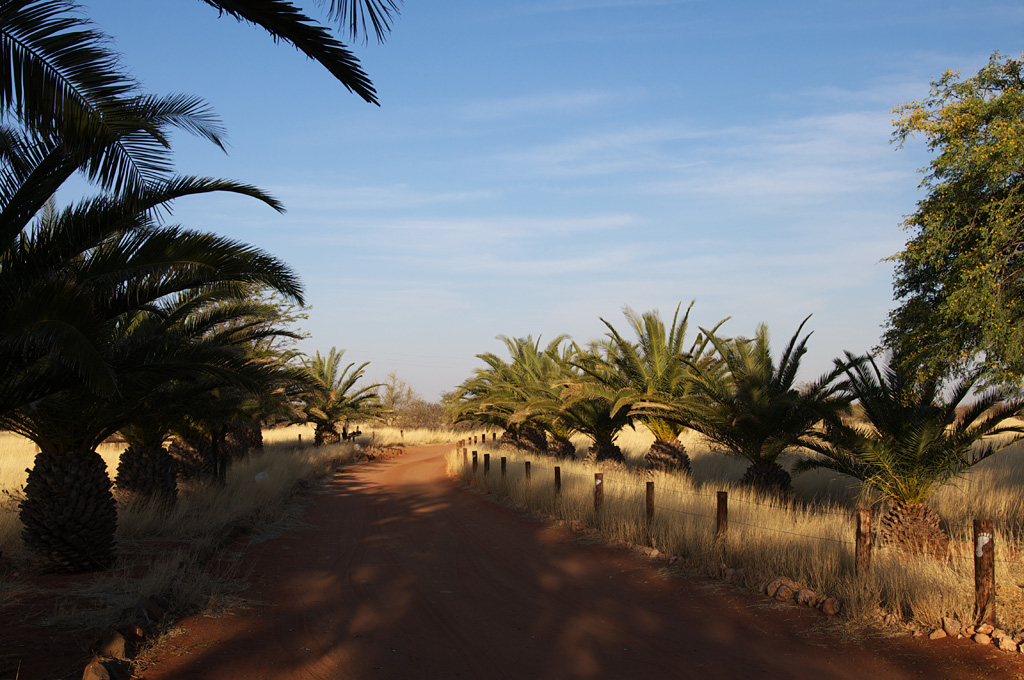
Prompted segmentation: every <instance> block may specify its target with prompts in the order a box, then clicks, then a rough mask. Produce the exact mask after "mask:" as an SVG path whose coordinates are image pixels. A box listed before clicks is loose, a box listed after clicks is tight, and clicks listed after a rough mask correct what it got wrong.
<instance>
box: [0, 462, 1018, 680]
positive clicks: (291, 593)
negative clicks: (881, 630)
mask: <svg viewBox="0 0 1024 680" xmlns="http://www.w3.org/2000/svg"><path fill="white" fill-rule="evenodd" d="M449 449H450V447H447V446H432V447H421V448H414V449H410V450H409V453H407V454H406V455H404V456H401V457H398V458H394V459H390V460H386V461H374V462H369V463H365V464H362V465H357V466H353V467H350V468H348V469H346V470H344V471H342V472H341V473H339V474H338V475H336V476H335V477H334V478H333V479H332V480H331V482H330V484H329V485H328V487H327V488H326V490H325V491H324V492H323V493H318V494H314V495H311V496H310V497H309V499H308V501H309V503H308V505H307V506H306V508H305V511H304V521H305V523H306V526H305V528H301V529H297V530H293V531H290V532H288V533H286V534H283V535H281V536H279V537H277V538H273V539H271V540H268V541H265V542H262V543H256V544H252V545H245V544H243V543H241V542H236V543H235V544H234V545H233V546H232V550H233V551H235V550H240V551H242V564H243V572H244V573H247V574H248V579H247V580H248V582H249V588H248V590H247V591H246V592H245V593H243V594H242V596H243V597H245V598H248V599H249V600H251V601H255V602H258V603H260V604H256V605H254V606H251V607H249V608H244V609H239V610H236V611H234V612H233V613H232V614H231V615H229V616H226V617H223V618H207V617H201V616H197V617H193V618H189V619H185V620H184V621H181V622H180V628H181V629H182V630H183V631H184V632H182V633H181V634H179V635H176V636H173V637H170V638H168V639H166V640H165V641H164V642H163V643H162V644H161V645H160V646H158V647H157V648H156V649H155V650H154V651H152V652H151V653H150V654H148V655H147V659H146V664H145V666H144V667H142V668H140V669H139V671H138V672H139V674H140V676H141V677H143V678H145V679H147V680H170V679H175V680H178V679H182V678H188V679H192V678H195V679H197V680H201V679H207V680H249V679H251V680H256V679H260V678H266V679H270V678H273V679H275V680H298V679H299V678H303V679H312V678H331V679H337V680H364V679H372V678H387V679H391V678H423V679H433V678H438V679H441V678H444V679H445V680H448V679H450V678H460V677H461V678H473V679H475V678H488V679H490V678H509V679H515V678H530V679H534V678H552V679H554V678H558V679H561V678H630V679H633V678H635V679H637V680H639V679H642V678H700V679H702V680H703V679H706V678H711V679H715V678H722V679H727V678H728V679H732V678H736V679H740V678H742V679H746V678H778V679H783V678H785V679H787V680H789V679H792V678H815V679H820V680H832V679H835V680H839V679H849V680H854V679H858V680H859V679H862V678H881V679H890V678H892V679H894V680H895V679H900V680H902V679H904V678H907V679H909V678H929V679H935V680H940V679H941V680H967V679H968V678H970V679H977V678H992V679H999V678H1007V679H1009V678H1024V663H1022V661H1021V658H1022V656H1024V655H1015V656H1010V655H1006V654H1003V653H1001V652H998V651H996V650H994V649H992V648H985V647H981V646H979V645H975V644H973V643H970V642H968V641H966V640H959V641H958V640H952V639H945V640H939V641H935V642H931V641H928V640H927V638H923V639H922V638H917V639H914V638H910V637H909V636H903V637H901V638H898V639H893V638H872V639H867V640H860V641H851V640H849V639H843V640H840V639H838V637H837V636H836V635H834V634H831V633H829V632H828V628H829V627H828V626H827V625H823V624H826V623H827V619H825V617H823V616H822V615H820V614H818V613H816V612H812V611H809V610H806V609H803V608H798V607H795V606H792V605H778V604H775V603H774V602H772V601H770V600H769V599H768V598H766V597H763V596H758V595H755V594H753V593H750V592H748V591H744V590H740V589H739V588H737V587H735V586H731V585H727V584H724V583H719V582H709V581H706V580H703V579H682V578H673V577H668V576H666V572H665V570H664V565H663V564H662V563H660V562H654V561H650V560H646V559H643V558H640V557H637V556H635V555H634V554H633V553H631V552H628V551H626V550H623V549H620V548H615V547H608V546H605V545H603V544H599V543H594V542H583V541H579V540H574V534H572V533H570V532H569V531H567V530H565V529H561V528H558V527H556V526H552V525H551V524H550V523H548V522H542V521H540V520H537V519H533V518H530V517H526V516H524V515H523V514H522V513H519V512H517V511H515V510H512V509H509V508H507V507H505V506H503V505H501V504H498V503H494V502H491V501H489V500H487V499H486V498H485V497H483V496H481V495H479V494H477V493H475V492H471V491H467V490H466V489H465V488H462V487H460V485H459V484H458V483H456V482H455V481H453V480H451V479H449V478H447V477H446V476H445V474H444V467H445V462H444V455H445V453H446V451H448V450H449ZM3 619H6V620H3ZM18 631H19V626H18V622H17V621H16V620H12V619H11V618H10V617H9V616H4V617H2V618H0V658H2V657H4V656H18V657H19V658H23V659H24V660H25V663H24V665H23V666H22V673H21V675H20V676H19V680H30V679H31V678H36V677H43V674H42V673H40V674H36V673H33V672H30V669H31V668H33V667H39V668H45V667H46V666H47V664H46V663H45V662H46V661H50V662H52V661H54V660H55V659H54V657H52V656H51V654H52V653H53V649H54V647H53V645H52V644H51V641H50V640H49V639H45V640H44V639H43V638H41V637H39V638H36V639H35V640H36V642H37V643H38V644H32V642H31V638H26V636H25V635H14V634H13V633H15V632H18ZM26 639H27V640H29V642H28V644H26ZM15 644H17V646H18V649H14V648H13V646H14V645H15ZM78 669H79V670H77V672H76V673H77V675H74V676H68V677H81V670H80V669H81V666H80V665H79V666H78ZM7 677H8V676H7V674H6V673H4V672H2V671H0V678H3V680H6V678H7ZM10 677H12V678H13V677H15V676H14V675H11V676H10ZM46 677H52V676H51V675H50V674H49V673H47V675H46Z"/></svg>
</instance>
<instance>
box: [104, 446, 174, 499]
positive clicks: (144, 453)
mask: <svg viewBox="0 0 1024 680" xmlns="http://www.w3.org/2000/svg"><path fill="white" fill-rule="evenodd" d="M116 483H117V486H118V488H119V489H124V490H126V491H131V492H133V493H137V494H139V495H141V496H144V497H146V498H154V499H155V498H159V499H162V500H167V501H170V502H171V503H174V502H175V501H177V500H178V474H177V471H176V470H175V465H174V459H173V458H171V454H169V453H168V452H167V449H165V448H164V447H163V446H130V447H128V448H127V449H125V451H124V453H122V454H121V462H120V463H119V464H118V466H117V479H116Z"/></svg>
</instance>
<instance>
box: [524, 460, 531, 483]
mask: <svg viewBox="0 0 1024 680" xmlns="http://www.w3.org/2000/svg"><path fill="white" fill-rule="evenodd" d="M524 465H525V467H524V469H525V470H526V480H527V481H529V480H530V461H526V463H525V464H524Z"/></svg>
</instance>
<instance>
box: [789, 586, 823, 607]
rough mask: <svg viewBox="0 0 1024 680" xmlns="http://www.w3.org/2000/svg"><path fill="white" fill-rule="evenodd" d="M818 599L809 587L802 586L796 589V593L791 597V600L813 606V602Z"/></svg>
mask: <svg viewBox="0 0 1024 680" xmlns="http://www.w3.org/2000/svg"><path fill="white" fill-rule="evenodd" d="M817 599H818V596H817V594H816V593H815V592H814V591H813V590H811V589H810V588H803V589H801V590H798V591H797V593H796V595H795V596H794V597H793V601H794V602H796V603H797V604H802V605H803V606H805V607H813V606H814V604H813V603H814V602H815V601H816V600H817Z"/></svg>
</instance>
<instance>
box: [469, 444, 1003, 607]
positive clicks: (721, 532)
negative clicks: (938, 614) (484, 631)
mask: <svg viewBox="0 0 1024 680" xmlns="http://www.w3.org/2000/svg"><path fill="white" fill-rule="evenodd" d="M466 453H467V452H466V449H465V448H463V454H464V457H463V461H464V467H463V474H464V475H465V476H467V477H469V478H471V479H473V480H474V481H475V482H476V483H486V484H487V485H488V487H489V488H492V485H493V484H494V480H493V479H487V475H488V473H489V474H490V475H494V472H493V466H489V465H488V464H487V462H488V461H489V458H488V457H486V456H487V454H485V458H484V461H485V462H484V466H483V469H482V470H481V469H480V466H479V461H478V457H477V452H476V451H474V452H473V454H474V455H473V463H472V469H471V470H470V469H469V458H468V455H466ZM517 462H519V463H521V465H517V466H516V467H517V468H518V470H524V468H525V471H526V474H525V475H519V474H518V471H514V472H513V474H512V477H513V478H514V479H509V477H507V476H506V475H508V470H509V466H508V465H507V461H506V459H505V458H502V463H501V478H500V483H501V484H504V492H505V493H509V491H510V489H511V484H513V483H526V484H530V485H531V486H533V487H534V488H535V489H539V488H541V487H542V486H543V485H545V484H553V487H552V488H553V489H554V493H555V499H556V500H555V501H553V502H554V505H555V506H557V504H558V501H557V498H558V497H559V496H561V495H562V493H563V492H568V491H570V490H572V491H573V492H574V493H575V494H576V496H575V498H576V503H577V504H579V503H580V494H579V491H580V488H581V487H584V488H585V487H586V486H591V485H592V486H593V503H594V511H593V512H594V513H596V515H597V516H598V517H600V513H601V510H602V508H603V507H604V505H605V504H608V505H610V504H613V503H616V504H619V506H620V507H622V508H635V513H636V515H637V516H640V515H642V514H646V520H647V522H648V526H650V524H651V523H653V522H655V521H657V522H665V518H673V517H675V518H680V519H682V518H688V519H690V520H699V521H706V522H708V525H709V528H710V526H711V523H712V522H714V536H715V540H716V541H719V540H721V539H722V538H723V537H724V536H725V535H726V534H727V532H728V531H729V530H730V529H732V530H733V531H735V528H738V527H742V528H743V529H745V530H748V531H751V532H755V533H758V532H767V533H768V534H773V535H778V536H788V537H793V538H798V539H801V540H808V541H817V542H821V543H822V544H827V545H832V546H836V547H840V548H842V549H844V550H847V549H852V551H853V552H854V558H855V562H856V571H855V573H856V574H860V573H862V571H864V572H866V570H867V569H868V568H869V565H870V554H871V552H872V550H873V549H874V550H875V551H878V550H883V551H889V550H897V549H898V548H897V547H896V546H893V545H886V544H882V545H877V544H876V542H875V540H874V532H873V531H872V529H871V520H870V518H871V517H872V515H873V514H874V513H873V510H872V509H870V508H868V509H863V510H860V511H856V510H850V511H842V510H836V509H834V508H829V507H820V506H816V505H814V504H813V503H803V502H800V501H794V500H793V499H791V498H780V499H778V500H774V501H773V500H771V499H765V500H759V499H757V498H750V497H743V496H741V495H738V494H736V493H732V494H729V493H728V492H725V491H719V492H707V491H701V490H694V491H687V490H683V489H678V488H656V484H655V482H654V481H651V480H650V479H649V477H648V478H644V477H643V476H642V475H638V474H636V473H632V472H628V471H623V472H622V474H615V473H614V472H610V475H609V476H608V477H607V478H606V477H605V475H604V474H603V473H596V474H594V479H593V480H591V479H590V478H589V474H592V473H590V472H588V473H580V472H578V471H573V470H571V469H563V466H559V465H553V464H550V463H540V464H536V462H534V464H533V466H532V469H531V467H530V465H531V463H530V462H528V461H525V460H519V461H517ZM569 467H571V464H570V465H569ZM655 494H656V495H657V496H656V497H657V498H658V499H659V501H660V502H655V500H654V498H655ZM666 499H668V500H667V502H666ZM693 501H696V502H697V504H698V505H700V504H705V503H706V504H708V507H707V509H706V510H705V509H704V508H695V507H687V506H692V503H693ZM712 503H713V504H714V505H712ZM730 506H732V508H731V509H735V507H736V506H739V507H743V508H746V509H747V511H746V512H741V513H739V516H736V513H734V514H733V516H731V517H729V516H728V511H729V509H730ZM581 508H582V506H581ZM578 509H580V508H578ZM751 511H753V512H754V513H761V514H762V515H765V516H768V514H769V513H768V512H765V511H770V513H771V516H772V517H773V518H774V520H775V524H776V525H775V526H772V525H770V524H767V523H765V522H757V521H756V520H755V519H754V517H752V516H751ZM632 512H633V511H632V510H627V514H629V513H632ZM858 512H861V513H866V516H867V520H866V525H865V526H862V522H863V521H865V520H862V519H860V518H858V521H856V522H854V521H853V520H854V519H855V518H856V517H857V513H858ZM780 513H781V514H782V515H788V517H789V520H788V522H791V523H792V525H793V526H792V527H788V528H782V527H780V526H778V524H779V522H778V517H779V515H780ZM755 516H756V515H755ZM821 516H825V517H834V518H841V519H843V520H849V521H850V526H847V527H844V528H843V529H842V530H843V531H849V532H850V533H849V535H850V536H851V537H852V538H853V540H850V539H848V538H842V537H837V536H822V535H820V534H812V533H807V532H805V531H800V530H799V529H798V528H797V527H799V525H800V524H801V522H806V521H809V520H808V518H809V517H812V518H814V517H821ZM655 517H657V518H658V519H657V520H655ZM578 519H582V518H578ZM669 521H671V520H669ZM978 521H981V522H983V523H985V522H987V524H986V525H985V526H988V527H989V528H988V533H987V534H982V535H983V536H987V538H985V542H984V543H982V542H978V543H977V555H975V551H974V550H967V549H966V548H967V545H964V544H960V542H956V545H955V546H954V545H950V546H949V547H943V548H938V549H936V548H935V547H933V546H931V545H929V544H924V545H921V546H919V548H920V549H919V550H916V551H915V552H917V553H919V554H923V555H929V556H933V557H935V558H937V559H940V560H945V561H949V562H955V563H957V564H965V563H970V562H974V566H975V570H976V578H975V585H976V588H977V589H979V590H978V591H977V592H978V593H979V594H978V595H977V597H978V598H981V597H982V595H981V594H980V593H981V590H980V589H981V588H982V582H991V590H992V592H994V589H995V586H994V565H995V564H1003V565H1011V564H1019V559H1013V558H1010V559H1007V558H1005V557H1001V558H999V559H996V558H995V554H994V545H993V543H992V540H993V536H994V532H993V530H992V529H991V522H988V520H976V521H975V523H974V525H973V526H969V525H956V526H953V527H950V529H951V530H953V531H954V532H959V535H961V536H969V535H971V533H972V531H973V533H974V534H975V537H976V540H979V539H977V537H978V531H979V530H978ZM865 527H866V528H865ZM648 536H650V534H648ZM648 540H650V539H648ZM974 547H975V546H973V545H972V546H971V548H974ZM983 555H984V559H982V556H983ZM979 569H981V570H982V572H984V573H982V572H979V571H978V570H979ZM989 572H991V573H989Z"/></svg>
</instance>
